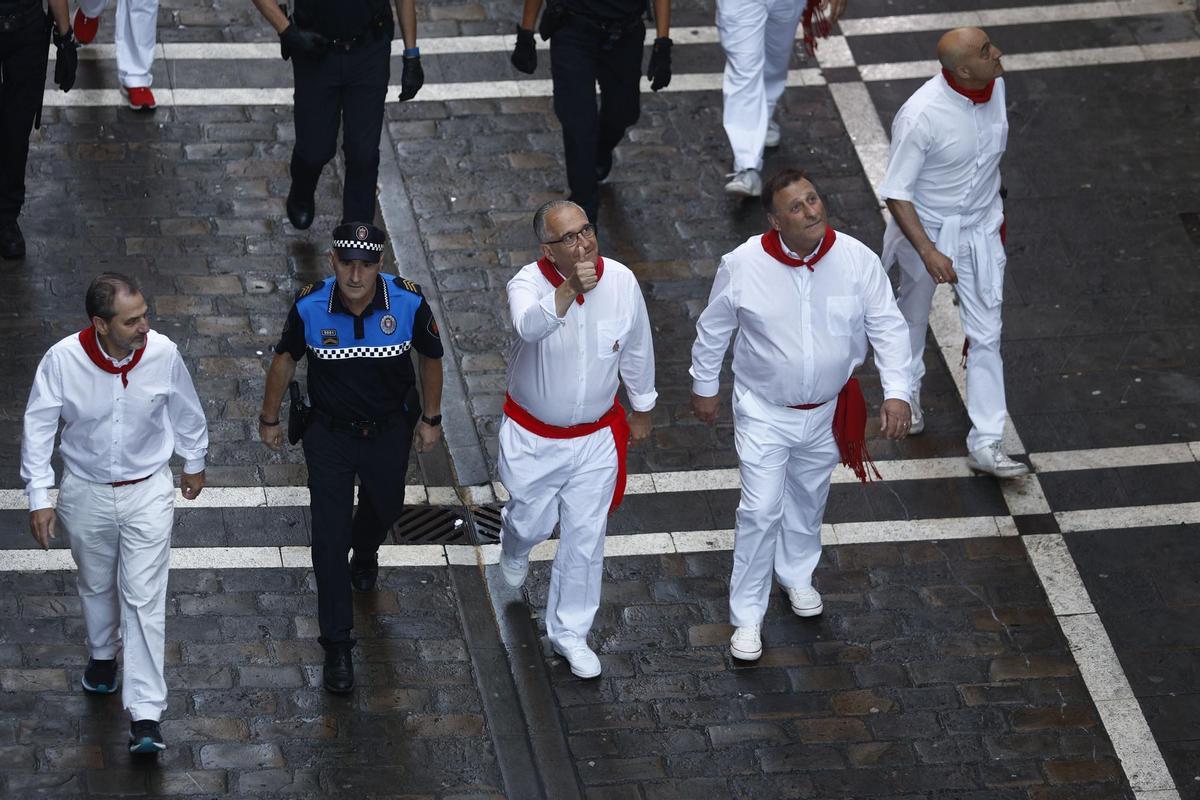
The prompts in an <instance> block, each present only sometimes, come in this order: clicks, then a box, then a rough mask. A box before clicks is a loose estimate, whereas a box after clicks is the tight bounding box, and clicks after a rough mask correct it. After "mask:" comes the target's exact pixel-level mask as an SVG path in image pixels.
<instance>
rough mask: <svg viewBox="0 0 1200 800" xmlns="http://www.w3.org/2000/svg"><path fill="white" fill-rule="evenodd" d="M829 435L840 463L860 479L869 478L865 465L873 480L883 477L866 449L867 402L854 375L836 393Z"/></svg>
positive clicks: (865, 479) (863, 480)
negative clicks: (831, 433)
mask: <svg viewBox="0 0 1200 800" xmlns="http://www.w3.org/2000/svg"><path fill="white" fill-rule="evenodd" d="M833 438H834V440H835V441H836V442H837V446H838V454H839V456H840V457H841V461H842V464H844V465H845V466H847V467H849V468H850V469H851V470H853V471H854V474H855V475H857V476H858V479H859V480H860V481H862V482H863V483H866V482H867V481H868V480H869V479H870V476H869V475H868V473H867V468H868V467H870V468H871V472H873V473H875V478H876V479H877V480H883V476H882V475H880V474H879V470H878V469H876V468H875V462H874V461H872V460H871V454H870V453H869V452H867V401H866V399H865V398H864V397H863V393H862V387H860V386H859V385H858V378H851V379H850V380H848V381H846V385H845V386H843V387H842V390H841V391H840V392H838V396H837V407H836V408H835V409H834V410H833Z"/></svg>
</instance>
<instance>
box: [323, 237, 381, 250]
mask: <svg viewBox="0 0 1200 800" xmlns="http://www.w3.org/2000/svg"><path fill="white" fill-rule="evenodd" d="M333 246H334V248H335V249H337V250H367V251H369V252H372V253H382V252H383V242H356V241H354V240H352V239H334V240H333Z"/></svg>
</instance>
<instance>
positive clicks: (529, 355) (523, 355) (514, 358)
mask: <svg viewBox="0 0 1200 800" xmlns="http://www.w3.org/2000/svg"><path fill="white" fill-rule="evenodd" d="M603 264H604V274H603V276H602V277H601V278H600V281H599V283H597V284H596V288H594V289H592V290H591V291H590V292H588V293H587V294H586V295H584V302H583V303H582V304H580V303H577V302H572V303H571V306H570V308H568V309H567V313H566V314H565V315H563V316H562V317H559V316H558V315H557V314H556V313H555V303H554V286H553V284H551V283H550V281H548V280H547V279H546V277H545V276H544V275H542V272H541V270H540V269H539V268H538V265H537V262H536V261H535V262H534V263H532V264H527V265H525V266H524V267H522V268H521V271H520V272H518V273H517V274H516V275H515V276H513V278H512V280H510V281H509V282H508V308H509V311H510V313H511V315H512V324H513V328H514V330H515V332H516V336H514V337H513V341H512V345H511V346H510V348H509V354H508V355H509V357H508V393H509V395H510V396H511V397H512V399H513V400H515V401H516V402H517V404H518V405H520V406H521V407H522V408H524V409H525V410H526V411H528V412H529V413H531V414H533V416H535V417H537V418H538V419H539V420H541V421H542V422H545V423H547V424H549V425H554V426H557V427H568V426H571V425H579V424H582V423H586V422H594V421H595V420H597V419H599V418H600V417H601V416H603V415H604V413H605V412H606V411H608V410H609V409H610V408H612V403H613V397H614V395H616V393H617V381H618V377H619V379H620V380H622V381H624V382H625V391H626V393H627V394H628V395H629V404H630V405H631V406H633V410H634V411H649V410H651V409H653V408H654V403H655V401H656V400H657V399H658V392H657V391H655V389H654V343H653V341H652V340H651V336H650V319H649V317H648V316H647V314H646V301H645V300H644V299H643V298H642V290H641V287H639V286H638V282H637V278H635V277H634V275H633V273H632V272H631V271H630V270H629V268H628V267H626V266H625V265H624V264H621V263H619V262H617V261H613V260H612V259H607V258H606V259H604V261H603Z"/></svg>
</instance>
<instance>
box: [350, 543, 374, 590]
mask: <svg viewBox="0 0 1200 800" xmlns="http://www.w3.org/2000/svg"><path fill="white" fill-rule="evenodd" d="M378 577H379V553H378V552H375V553H372V554H371V555H365V554H364V555H361V556H360V555H359V554H358V553H355V554H354V555H352V556H350V585H351V586H353V587H354V589H355V591H359V592H371V591H374V590H375V579H376V578H378Z"/></svg>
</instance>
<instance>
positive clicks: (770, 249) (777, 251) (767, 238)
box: [762, 225, 837, 272]
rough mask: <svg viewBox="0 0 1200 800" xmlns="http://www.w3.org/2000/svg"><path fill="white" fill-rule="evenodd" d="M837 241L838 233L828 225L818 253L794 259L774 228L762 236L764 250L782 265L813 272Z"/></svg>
mask: <svg viewBox="0 0 1200 800" xmlns="http://www.w3.org/2000/svg"><path fill="white" fill-rule="evenodd" d="M835 241H837V231H835V230H834V229H833V228H831V227H829V226H828V225H826V226H825V236H824V238H822V239H821V244H820V246H818V247H817V252H815V253H813V254H812V257H811V258H793V257H792V256H789V255H788V254H787V250H785V249H784V248H783V239H782V237H780V235H779V231H777V230H775V229H774V228H772V229H771V230H769V231H767V232H766V233H764V234H763V235H762V249H763V250H765V251H766V253H767V255H769V256H771V258H773V259H775V260H776V261H778V262H779V263H781V264H786V265H788V266H789V267H808V271H809V272H812V271H813V267H814V266H816V263H817V262H818V261H820V260H821V259H822V258H824V257H825V254H826V253H828V252H829V251H830V249H831V248H832V247H833V243H834V242H835Z"/></svg>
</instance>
